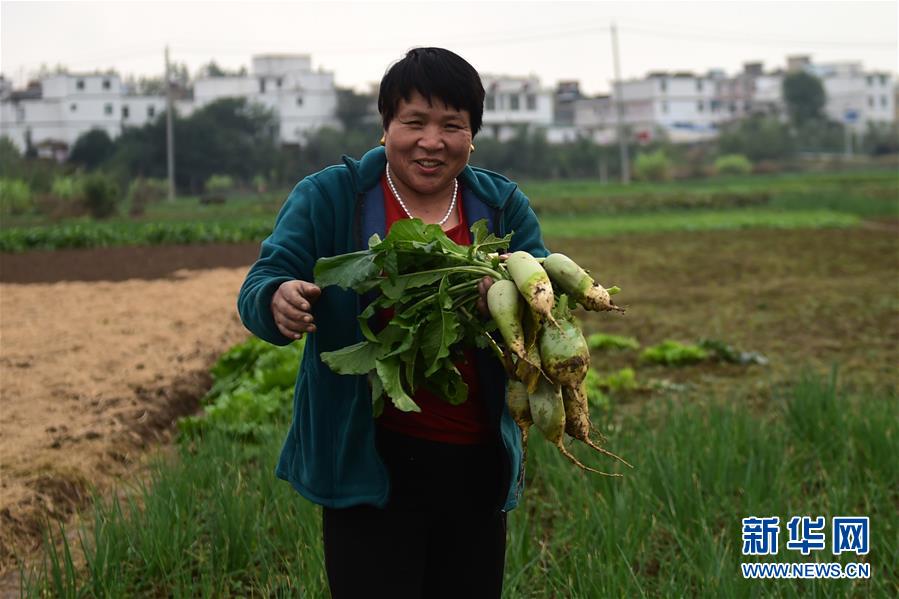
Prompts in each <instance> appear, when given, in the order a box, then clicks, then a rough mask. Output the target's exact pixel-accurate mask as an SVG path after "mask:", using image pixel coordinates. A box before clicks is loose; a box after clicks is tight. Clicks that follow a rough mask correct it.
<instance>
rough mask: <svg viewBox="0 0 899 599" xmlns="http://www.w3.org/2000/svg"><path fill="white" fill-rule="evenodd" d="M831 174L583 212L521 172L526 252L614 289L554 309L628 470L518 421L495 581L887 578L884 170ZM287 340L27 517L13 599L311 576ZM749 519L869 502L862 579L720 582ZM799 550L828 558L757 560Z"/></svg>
mask: <svg viewBox="0 0 899 599" xmlns="http://www.w3.org/2000/svg"><path fill="white" fill-rule="evenodd" d="M816 177H817V178H816ZM854 177H855V178H853V176H848V175H843V176H835V175H827V174H818V175H803V176H801V177H799V176H796V177H793V178H790V177H783V178H780V179H778V180H776V181H775V180H774V178H767V179H766V178H760V179H755V178H750V179H747V180H732V181H730V182H727V184H726V185H724V184H720V183H719V184H716V185H709V186H704V185H702V184H698V183H697V184H692V186H686V185H680V184H670V185H667V186H657V187H652V186H635V188H633V189H629V190H621V189H617V188H614V187H612V188H609V189H607V190H606V192H604V193H606V194H607V195H608V197H610V198H613V199H612V200H610V202H609V205H608V206H606V208H605V209H603V208H596V207H595V206H593V204H592V202H593V201H594V200H595V201H600V200H597V199H596V198H595V197H594V195H595V194H596V187H595V186H592V185H589V184H587V183H584V182H569V183H558V182H553V183H536V182H535V183H531V184H528V183H524V184H523V187H524V188H525V189H526V191H528V193H529V195H531V197H532V198H534V205H535V208H536V210H537V211H538V214H540V219H541V223H542V224H543V227H544V231H545V235H546V241H547V245H548V247H549V248H550V249H551V250H553V251H558V252H563V253H566V254H568V255H570V256H571V257H572V258H574V259H575V260H576V261H577V262H578V263H580V264H582V265H584V266H585V267H587V268H589V269H590V270H591V272H592V274H593V276H594V277H595V278H596V279H597V280H598V281H599V282H601V283H602V284H604V285H605V286H611V285H617V286H619V287H621V289H622V291H621V293H620V294H619V295H617V296H616V297H615V300H616V303H618V304H620V305H622V306H624V307H626V309H627V311H626V313H624V314H596V313H584V312H583V311H580V312H577V313H576V314H577V315H578V317H579V318H581V321H582V324H583V327H584V329H585V332H586V333H589V334H593V335H594V344H593V350H592V368H593V370H594V371H595V374H594V379H595V380H594V386H593V391H595V393H591V418H592V420H593V422H594V423H597V424H598V425H599V426H601V428H602V432H603V433H604V434H605V436H606V437H607V438H608V444H607V447H609V449H611V450H612V451H614V452H615V453H617V454H619V455H622V456H623V457H625V458H626V459H627V460H628V461H629V462H631V463H632V464H634V466H635V468H634V469H633V470H629V469H626V468H620V467H619V465H615V464H612V463H611V462H608V463H604V462H602V461H601V460H598V459H597V457H596V456H595V455H590V454H588V453H586V452H583V451H579V450H574V449H573V451H576V452H577V455H578V457H579V458H581V459H582V460H583V461H585V462H586V463H588V464H590V465H594V466H602V467H603V468H602V469H612V470H614V471H616V472H621V473H622V474H624V477H623V478H603V477H597V476H594V475H592V474H589V473H582V472H580V471H579V470H577V469H576V468H574V467H573V466H572V465H571V464H570V463H568V462H566V461H564V460H563V459H562V458H561V457H560V456H559V455H558V453H557V452H556V451H555V449H554V448H553V447H552V446H550V445H549V444H548V443H546V442H545V441H543V439H542V438H540V436H539V435H536V434H535V435H532V436H531V448H530V450H529V453H528V467H527V483H526V490H525V496H524V498H523V502H522V504H521V506H520V507H519V508H518V509H516V510H514V511H513V512H511V513H510V514H509V537H508V548H507V559H506V570H505V596H507V597H509V598H517V597H535V598H537V597H540V598H542V597H584V598H587V597H605V596H628V597H631V596H634V597H637V596H652V597H656V596H658V597H670V596H696V595H701V596H722V597H743V596H753V597H754V596H785V597H793V596H806V595H811V596H824V597H856V596H875V597H877V596H883V597H889V596H895V592H896V589H897V588H899V575H897V572H899V549H897V547H896V544H895V542H894V539H895V538H897V536H899V513H897V510H896V506H897V505H899V491H897V488H896V485H895V481H896V480H899V462H897V460H896V459H895V457H894V456H895V455H899V409H897V407H896V406H897V405H899V403H897V400H899V387H897V378H896V364H897V363H899V276H897V274H899V264H897V258H899V222H897V218H896V216H897V214H899V196H897V195H896V194H893V193H892V191H893V190H895V191H899V188H897V187H896V178H895V175H890V176H886V175H884V174H883V173H873V174H872V173H867V174H861V175H854ZM706 187H711V188H712V189H707V188H706ZM683 189H688V191H689V192H690V193H689V194H687V196H679V195H678V194H679V193H680V192H681V191H682V190H683ZM816 190H817V191H816ZM641 194H643V195H641ZM644 196H645V197H650V196H651V198H652V199H650V200H640V201H641V202H643V203H642V204H641V205H640V207H634V205H633V204H632V202H633V201H635V200H634V198H641V197H644ZM660 197H661V199H659V198H660ZM685 197H688V198H689V199H684V198H685ZM709 198H711V199H709ZM728 198H729V199H728ZM566 202H567V203H568V204H569V205H568V206H567V207H566V206H565V203H566ZM654 202H656V203H658V205H659V206H660V208H658V209H656V208H653V207H651V206H652V205H653V203H654ZM610 206H617V207H616V208H614V209H612V208H610ZM216 218H219V217H216ZM229 218H230V217H229ZM741 219H742V220H741ZM173 220H175V219H173ZM110 226H114V225H110ZM184 251H185V252H187V251H188V250H187V249H186V248H185V249H184ZM238 278H239V276H238ZM224 291H226V292H227V293H233V292H234V290H233V289H230V288H229V289H227V290H224ZM209 293H214V291H209ZM229 316H230V315H229ZM665 342H670V343H669V344H668V345H667V346H664V347H668V348H669V350H670V349H671V348H675V349H674V350H671V351H668V352H667V353H665V352H661V350H660V349H659V346H660V345H661V344H663V343H665ZM225 349H227V348H226V347H222V348H221V351H222V352H224V350H225ZM648 350H651V351H648ZM675 350H676V351H675ZM301 351H302V348H301V347H299V346H298V347H288V348H285V349H274V348H271V347H268V346H265V345H264V344H260V343H253V342H250V343H248V344H242V345H239V346H237V348H235V349H234V350H232V352H230V353H229V354H227V355H226V356H225V359H223V360H220V361H219V363H218V366H216V368H215V369H214V370H213V373H212V374H213V378H214V380H215V381H216V383H215V385H214V386H213V388H212V392H211V393H210V394H209V395H207V397H206V398H205V399H204V403H206V404H207V415H206V416H205V417H203V416H201V417H198V418H189V419H186V420H182V421H181V424H180V427H179V429H178V430H179V431H180V432H179V434H178V435H177V438H178V441H177V442H176V443H174V444H173V445H171V446H167V448H166V449H164V450H163V451H158V452H157V453H156V454H155V455H154V457H153V458H152V459H151V460H150V466H149V467H148V468H147V470H146V471H145V472H144V473H143V475H142V476H140V477H136V478H130V479H120V483H119V487H120V491H119V492H118V493H111V492H109V491H108V490H107V491H105V492H103V493H102V494H100V495H98V497H97V498H96V501H94V502H93V503H92V507H91V508H89V509H86V510H85V511H84V513H83V517H82V519H81V521H80V523H74V522H72V523H69V524H66V525H65V527H64V528H61V527H60V525H59V524H56V523H53V524H51V525H50V526H49V527H47V528H46V529H45V534H46V535H47V539H46V540H47V541H48V542H46V543H44V550H43V552H42V553H40V554H35V555H32V556H31V557H30V559H29V562H28V567H27V568H23V570H22V572H21V581H22V589H23V594H24V595H25V596H41V595H47V594H49V595H51V596H72V597H74V596H95V597H119V596H216V597H218V596H285V597H287V596H308V597H320V596H327V584H326V578H325V574H324V566H323V562H322V559H323V558H322V549H321V528H320V519H321V518H320V512H319V509H318V508H317V507H316V506H314V505H312V504H310V503H309V502H307V501H306V500H304V499H302V498H301V497H300V496H299V495H297V494H296V493H295V492H294V491H293V490H292V489H291V488H290V486H289V485H287V484H286V483H283V482H282V481H278V480H277V479H275V477H274V475H273V469H274V464H275V460H276V457H277V453H278V451H279V450H280V446H281V442H282V441H283V435H284V433H285V432H286V427H287V423H288V422H289V418H290V396H291V386H292V377H293V373H294V369H295V365H296V361H297V358H298V355H299V353H300V352H301ZM660 353H664V359H660V358H658V357H656V358H654V357H653V356H658V355H660ZM263 371H264V372H266V373H268V376H265V377H263V376H261V374H260V373H261V372H263ZM749 515H756V516H779V517H780V518H781V522H786V521H787V520H788V519H789V518H790V517H791V516H793V515H812V516H815V515H823V516H825V517H827V519H828V521H829V519H830V518H831V517H832V516H838V515H859V516H869V517H870V518H871V548H870V553H869V554H868V555H867V556H864V557H863V558H860V559H859V560H858V561H864V562H867V563H869V564H871V577H870V579H867V580H791V581H754V580H746V579H744V578H743V577H742V575H741V572H740V562H745V561H759V562H764V561H766V560H765V559H764V558H747V557H744V556H742V555H741V553H740V549H741V535H740V533H741V518H745V517H747V516H749ZM785 533H786V530H785V529H784V530H783V531H782V537H784V539H783V540H782V543H783V542H784V541H785ZM852 557H853V558H854V557H855V556H852ZM810 560H812V561H815V560H817V561H819V562H824V563H829V562H841V563H847V562H849V561H853V560H852V559H849V558H848V557H847V556H845V555H843V556H839V557H834V556H832V555H830V553H829V551H828V552H818V553H813V554H812V555H810V556H808V557H804V556H802V555H801V554H800V553H798V552H787V553H786V554H785V553H784V552H783V547H782V552H781V554H779V555H778V556H777V559H776V560H775V559H773V558H772V559H768V560H767V561H810Z"/></svg>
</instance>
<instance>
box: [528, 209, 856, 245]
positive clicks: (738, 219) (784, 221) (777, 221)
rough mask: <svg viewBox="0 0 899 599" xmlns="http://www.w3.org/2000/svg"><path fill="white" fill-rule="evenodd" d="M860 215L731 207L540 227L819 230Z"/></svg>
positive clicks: (608, 232)
mask: <svg viewBox="0 0 899 599" xmlns="http://www.w3.org/2000/svg"><path fill="white" fill-rule="evenodd" d="M858 222H859V218H858V217H857V216H856V215H853V214H847V213H843V212H834V211H832V210H794V211H778V210H768V209H766V210H763V209H749V208H746V209H734V210H727V211H702V212H695V211H689V212H686V211H685V212H660V213H650V214H616V215H593V214H580V215H577V216H543V217H541V218H540V228H541V230H542V231H543V235H544V236H545V237H547V238H566V237H609V236H614V235H624V234H632V233H652V232H662V231H708V230H718V231H721V230H734V229H749V228H755V229H760V228H761V229H820V228H830V227H852V226H854V225H857V224H858Z"/></svg>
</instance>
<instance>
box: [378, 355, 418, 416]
mask: <svg viewBox="0 0 899 599" xmlns="http://www.w3.org/2000/svg"><path fill="white" fill-rule="evenodd" d="M375 370H376V372H377V373H378V378H380V379H381V383H382V384H383V385H384V391H386V392H387V395H388V396H389V397H390V399H392V400H393V405H395V406H396V407H397V409H398V410H401V411H403V412H421V408H419V407H418V404H416V403H415V402H414V401H412V398H411V397H409V395H408V394H407V393H406V390H405V389H403V381H402V377H401V375H400V360H399V358H390V359H389V360H378V361H377V364H376V366H375Z"/></svg>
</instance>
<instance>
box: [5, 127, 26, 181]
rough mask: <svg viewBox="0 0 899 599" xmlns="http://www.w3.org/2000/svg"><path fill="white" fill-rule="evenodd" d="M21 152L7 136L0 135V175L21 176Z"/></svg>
mask: <svg viewBox="0 0 899 599" xmlns="http://www.w3.org/2000/svg"><path fill="white" fill-rule="evenodd" d="M21 172H22V153H21V152H20V151H19V148H17V147H16V144H15V143H13V141H12V140H11V139H10V138H8V137H7V136H5V135H4V136H2V137H0V177H10V178H15V177H19V176H21Z"/></svg>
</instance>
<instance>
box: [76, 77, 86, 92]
mask: <svg viewBox="0 0 899 599" xmlns="http://www.w3.org/2000/svg"><path fill="white" fill-rule="evenodd" d="M75 88H76V89H79V90H84V79H79V80H78V81H76V82H75Z"/></svg>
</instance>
